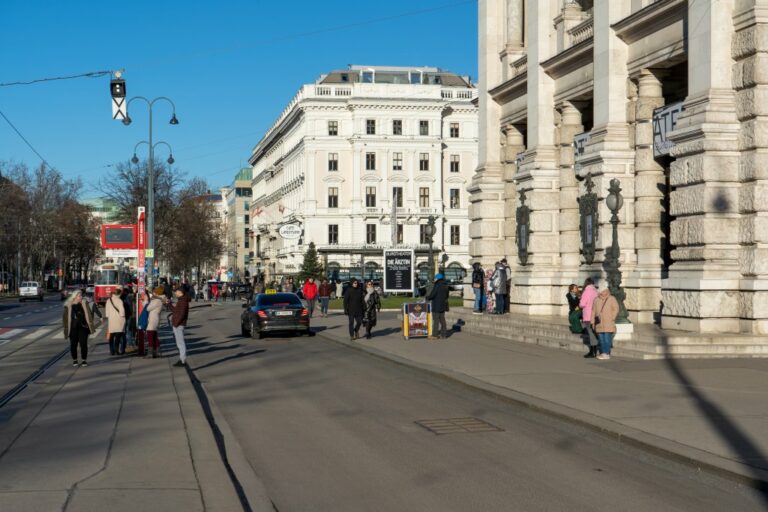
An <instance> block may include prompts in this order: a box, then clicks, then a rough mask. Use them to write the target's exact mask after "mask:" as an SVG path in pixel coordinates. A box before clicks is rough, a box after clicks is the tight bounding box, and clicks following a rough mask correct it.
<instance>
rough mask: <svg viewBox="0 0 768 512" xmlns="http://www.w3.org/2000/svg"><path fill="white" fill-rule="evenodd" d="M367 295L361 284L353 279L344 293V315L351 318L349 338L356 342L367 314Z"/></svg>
mask: <svg viewBox="0 0 768 512" xmlns="http://www.w3.org/2000/svg"><path fill="white" fill-rule="evenodd" d="M364 299H365V295H364V294H363V290H361V289H360V282H359V281H358V280H357V279H353V280H352V282H351V283H350V285H349V288H347V291H345V292H344V314H345V315H347V317H348V318H349V338H350V339H351V340H356V339H357V338H358V337H359V336H360V326H361V325H362V324H363V314H364V313H365V301H364Z"/></svg>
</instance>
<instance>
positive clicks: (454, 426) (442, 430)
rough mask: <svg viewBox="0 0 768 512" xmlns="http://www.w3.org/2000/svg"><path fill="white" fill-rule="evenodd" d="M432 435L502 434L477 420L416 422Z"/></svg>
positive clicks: (453, 419) (496, 428)
mask: <svg viewBox="0 0 768 512" xmlns="http://www.w3.org/2000/svg"><path fill="white" fill-rule="evenodd" d="M416 424H417V425H419V426H420V427H424V428H425V429H427V430H429V431H430V432H432V433H433V434H436V435H438V436H441V435H443V434H467V433H469V434H474V433H476V432H503V431H504V429H501V428H499V427H497V426H495V425H491V424H490V423H488V422H486V421H483V420H481V419H478V418H447V419H438V420H419V421H417V422H416Z"/></svg>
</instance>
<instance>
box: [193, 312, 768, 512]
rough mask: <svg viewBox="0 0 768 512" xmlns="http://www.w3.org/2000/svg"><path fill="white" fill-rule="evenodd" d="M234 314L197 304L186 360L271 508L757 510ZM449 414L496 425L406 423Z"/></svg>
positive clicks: (493, 403) (711, 487) (679, 472)
mask: <svg viewBox="0 0 768 512" xmlns="http://www.w3.org/2000/svg"><path fill="white" fill-rule="evenodd" d="M241 311H242V309H240V308H239V306H238V304H237V303H235V304H227V305H223V306H215V307H212V308H201V309H199V310H196V311H193V313H192V315H191V322H190V329H189V332H188V342H189V348H190V354H191V360H192V362H193V365H192V366H193V370H194V372H195V374H196V375H197V376H198V378H200V379H201V380H202V381H203V383H204V384H205V387H206V389H207V391H208V393H209V395H210V396H212V397H213V398H214V399H215V401H216V402H217V404H218V406H219V408H220V409H221V411H222V413H223V414H224V416H225V418H226V420H227V422H228V423H229V425H230V427H231V428H232V431H233V432H234V435H235V436H237V438H238V441H239V443H240V444H241V446H242V447H243V450H244V452H245V456H246V457H247V459H248V461H249V462H250V464H251V465H252V466H253V468H254V470H255V471H256V473H257V474H258V475H259V476H260V477H261V478H262V479H263V481H264V483H265V485H266V488H267V491H268V493H269V495H270V497H271V499H272V500H273V502H274V503H275V506H276V508H277V509H278V510H279V511H280V512H286V511H306V510H312V511H326V510H327V511H356V512H358V511H363V510H364V511H411V510H419V511H441V512H444V511H497V510H498V511H538V510H546V511H558V510H563V511H566V510H567V511H581V510H583V511H600V510H605V511H616V510H621V511H622V512H628V511H649V510H653V511H667V510H669V511H673V510H674V511H701V510H708V511H709V510H729V511H733V510H739V511H749V510H765V509H766V508H765V507H766V502H765V501H763V499H764V496H761V495H759V494H758V493H757V492H756V491H754V490H751V489H749V488H745V487H742V486H740V485H737V484H735V483H733V482H731V481H727V480H721V479H718V478H715V477H712V476H709V475H702V474H697V473H696V472H695V471H694V470H692V469H691V468H688V467H684V466H681V465H678V464H675V463H672V462H669V461H667V460H665V459H661V458H658V457H655V456H652V455H650V454H647V453H644V452H642V451H639V450H636V449H633V448H631V447H628V446H625V445H622V444H619V443H615V442H613V441H611V440H610V439H607V438H605V437H602V436H600V435H599V434H597V433H594V432H592V431H589V430H586V429H582V428H579V427H576V426H574V425H571V424H569V423H565V422H561V421H559V420H555V419H553V418H551V417H549V416H545V415H541V414H539V413H536V412H534V411H530V410H528V409H525V408H522V407H519V406H516V405H513V404H510V403H507V402H504V401H501V400H498V399H496V398H494V397H491V396H488V395H486V394H483V393H480V392H477V391H475V390H473V389H470V388H467V387H465V386H463V385H459V384H455V383H453V382H449V381H446V380H442V379H439V378H435V377H433V376H430V375H427V374H424V373H423V372H420V371H418V370H414V369H411V368H407V367H403V366H400V365H397V364H394V363H391V362H388V361H385V360H382V359H380V358H377V357H375V356H371V355H369V354H366V353H363V352H360V351H357V350H354V349H351V348H348V347H345V346H343V345H339V344H336V343H334V342H331V341H327V340H324V339H323V338H322V337H321V336H317V337H314V338H308V337H303V338H290V337H277V338H268V339H265V340H261V341H254V340H251V339H247V338H241V337H240V327H239V322H238V317H239V315H240V313H241ZM585 392H587V391H586V390H585ZM454 418H476V419H479V420H482V421H484V422H486V423H487V424H489V425H491V426H492V427H496V428H497V429H498V430H496V431H485V432H474V433H472V432H461V433H458V432H457V433H450V434H441V435H436V434H435V433H432V432H430V431H429V430H427V429H426V428H424V427H422V426H420V425H419V424H417V423H416V422H418V421H421V420H426V421H428V422H431V421H436V420H445V419H454ZM486 428H487V429H489V430H493V429H492V428H491V427H486Z"/></svg>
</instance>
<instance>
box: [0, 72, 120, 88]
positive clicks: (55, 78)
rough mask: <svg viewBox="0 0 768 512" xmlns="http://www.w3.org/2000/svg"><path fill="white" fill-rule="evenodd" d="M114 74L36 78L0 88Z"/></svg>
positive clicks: (99, 73)
mask: <svg viewBox="0 0 768 512" xmlns="http://www.w3.org/2000/svg"><path fill="white" fill-rule="evenodd" d="M112 73H113V72H112V71H90V72H88V73H80V74H79V75H68V76H54V77H49V78H36V79H34V80H26V81H18V82H6V83H0V87H10V86H12V85H30V84H36V83H40V82H53V81H54V80H71V79H73V78H98V77H101V76H106V75H112Z"/></svg>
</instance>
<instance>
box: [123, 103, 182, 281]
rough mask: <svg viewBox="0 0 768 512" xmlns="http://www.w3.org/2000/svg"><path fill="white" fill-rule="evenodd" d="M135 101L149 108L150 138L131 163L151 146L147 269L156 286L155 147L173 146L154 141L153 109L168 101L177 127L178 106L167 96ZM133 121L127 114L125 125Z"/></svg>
mask: <svg viewBox="0 0 768 512" xmlns="http://www.w3.org/2000/svg"><path fill="white" fill-rule="evenodd" d="M135 100H141V101H143V102H144V103H146V104H147V107H148V108H149V137H148V140H146V141H141V142H139V143H138V144H136V146H134V148H133V158H131V162H133V163H138V160H139V159H138V157H137V156H136V148H138V147H139V146H140V145H141V144H147V145H148V146H149V162H148V171H147V249H148V253H149V256H147V258H146V262H147V268H148V269H149V276H150V277H149V283H150V285H153V284H154V268H155V267H154V259H155V146H157V145H159V144H165V145H166V146H168V149H169V150H170V149H171V146H170V145H168V143H167V142H162V141H161V142H158V143H157V144H155V143H154V142H153V140H152V108H153V107H154V106H155V103H157V102H158V101H166V102H168V103H170V105H171V108H172V109H173V114H172V116H171V119H170V121H169V124H172V125H177V124H179V120H178V118H177V117H176V105H175V104H174V103H173V101H171V99H170V98H167V97H165V96H159V97H157V98H155V99H153V100H149V99H147V98H145V97H144V96H135V97H133V98H131V99H130V100H128V105H127V107H129V106H130V105H131V103H133V102H134V101H135ZM131 122H132V120H131V118H130V116H128V115H127V114H126V115H125V117H124V118H123V124H124V125H126V126H128V125H129V124H131ZM173 162H174V159H173V151H171V156H170V157H169V158H168V163H169V164H172V163H173Z"/></svg>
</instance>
